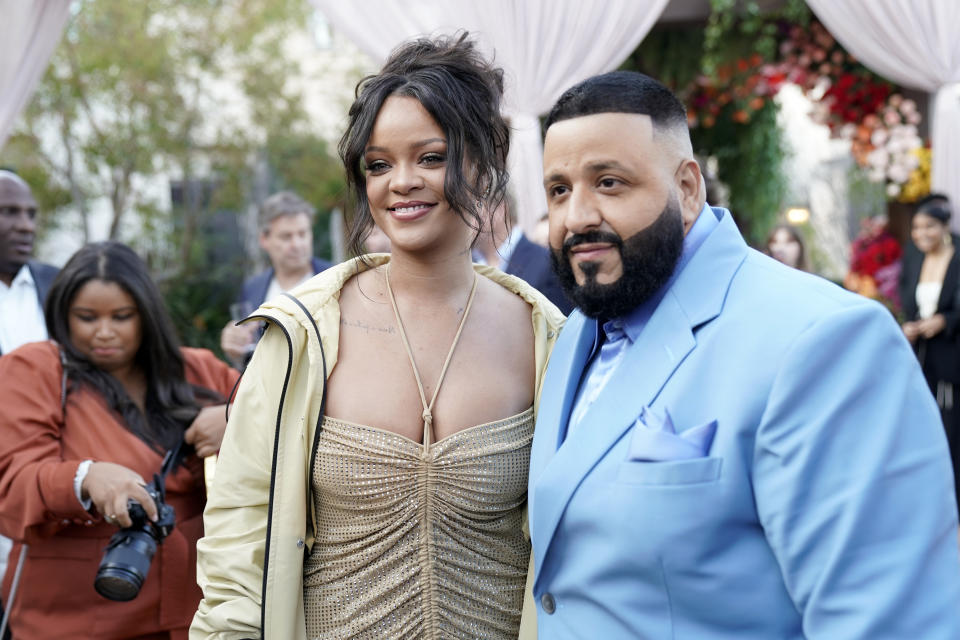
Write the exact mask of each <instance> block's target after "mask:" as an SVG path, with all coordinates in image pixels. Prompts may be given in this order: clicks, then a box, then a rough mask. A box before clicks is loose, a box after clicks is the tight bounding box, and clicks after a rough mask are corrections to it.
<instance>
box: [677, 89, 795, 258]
mask: <svg viewBox="0 0 960 640" xmlns="http://www.w3.org/2000/svg"><path fill="white" fill-rule="evenodd" d="M778 111H779V110H778V108H777V105H776V103H774V102H773V101H767V102H766V103H765V105H764V106H763V108H761V109H760V110H759V111H757V112H755V113H754V115H753V117H752V118H751V120H750V121H749V122H747V123H743V124H741V123H738V122H734V121H733V120H731V119H725V118H722V119H718V121H717V124H716V126H714V127H711V128H709V129H708V128H704V127H698V128H696V129H694V130H692V131H691V137H692V139H693V145H694V149H696V150H698V151H701V152H704V153H709V154H711V155H713V156H715V157H716V158H717V167H718V168H717V178H718V179H719V180H720V181H721V182H723V183H724V184H726V185H727V187H728V188H729V189H730V210H731V211H732V212H733V215H734V217H735V218H736V219H737V223H738V225H739V226H740V230H741V231H742V232H743V234H744V236H745V237H746V238H747V239H748V240H749V241H750V242H751V243H752V244H754V245H755V246H759V245H761V244H763V242H764V240H765V238H766V235H767V233H768V232H769V230H770V229H771V228H772V227H773V225H774V224H775V223H776V220H777V217H778V216H779V215H780V208H781V206H782V202H783V198H784V196H785V195H786V188H787V184H786V176H784V174H783V171H782V166H783V160H784V157H785V154H784V151H783V146H782V141H781V133H780V129H779V127H778V126H777V112H778Z"/></svg>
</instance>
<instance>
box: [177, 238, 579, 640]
mask: <svg viewBox="0 0 960 640" xmlns="http://www.w3.org/2000/svg"><path fill="white" fill-rule="evenodd" d="M369 259H370V265H371V266H376V265H381V264H385V263H386V262H388V261H389V256H387V255H375V256H370V257H369ZM367 268H370V267H369V266H366V265H364V264H363V262H361V261H359V259H354V260H350V261H348V262H345V263H343V264H340V265H338V266H336V267H333V268H331V269H328V270H327V271H324V272H323V273H320V274H318V275H317V276H315V277H313V278H312V279H311V280H309V281H307V282H306V283H304V284H302V285H300V286H299V287H297V288H296V289H295V290H294V291H292V292H291V294H292V295H293V296H294V297H295V298H297V300H299V301H300V302H301V303H302V304H303V305H304V307H305V308H306V309H309V310H310V315H311V316H312V317H313V321H314V322H315V323H316V326H314V324H313V323H312V322H311V321H310V319H309V318H308V317H307V314H306V313H305V312H304V310H303V309H302V308H300V306H299V305H298V304H297V303H296V302H294V301H293V300H291V299H290V298H287V297H284V296H280V297H278V298H276V299H273V300H269V301H267V302H266V303H264V304H263V306H261V307H260V308H259V309H258V310H257V311H256V313H255V314H254V317H260V318H261V319H265V320H267V321H268V328H267V330H266V332H265V333H264V335H263V338H261V340H260V344H259V345H258V346H257V350H256V352H255V353H254V355H253V358H252V359H251V361H250V364H249V366H248V368H247V371H246V374H245V375H244V376H243V379H242V381H241V383H240V387H239V389H238V391H237V395H236V399H235V402H234V404H233V408H232V411H231V414H230V420H229V424H228V426H227V431H226V435H225V437H224V440H223V446H222V448H221V450H220V458H219V461H218V463H217V466H216V473H215V477H214V480H213V485H212V488H211V491H210V494H209V496H208V498H207V506H206V510H205V511H204V528H205V533H206V535H205V536H204V537H203V538H202V539H201V540H200V541H199V543H198V544H197V552H198V569H197V580H198V582H199V584H200V587H201V588H202V589H203V600H202V601H201V602H200V608H199V610H198V611H197V614H196V616H195V617H194V620H193V625H192V626H191V628H190V638H191V640H200V639H201V638H210V639H215V640H239V639H242V638H266V639H269V640H305V638H306V625H305V621H304V609H303V561H304V557H305V554H307V553H308V552H309V550H310V547H311V545H312V543H313V540H314V535H313V531H314V528H315V526H316V514H315V513H314V508H313V499H312V498H311V496H310V469H311V461H312V459H313V451H314V439H315V436H316V433H317V425H318V422H319V420H320V417H321V416H320V401H321V397H322V394H323V388H324V383H325V380H324V379H323V375H322V372H323V369H324V367H323V362H322V360H321V351H320V346H319V343H318V338H319V337H321V336H322V340H323V351H324V355H325V357H326V363H325V364H326V371H327V375H329V374H330V372H331V371H332V370H333V367H334V366H335V365H336V363H337V350H338V346H339V329H340V304H339V297H340V290H341V288H342V287H343V285H344V283H346V281H347V280H348V279H350V277H352V276H353V275H355V274H356V273H358V272H359V271H363V270H365V269H367ZM474 268H475V269H476V271H477V272H478V273H479V274H480V275H482V276H485V277H487V278H489V279H490V280H493V281H494V282H496V283H498V284H500V285H501V286H503V287H504V288H506V289H509V290H510V291H513V292H515V293H516V294H517V295H519V296H520V297H522V298H523V299H524V300H526V301H527V302H528V303H529V304H530V305H531V307H532V320H533V329H534V341H535V357H536V370H537V382H536V390H535V398H536V399H537V404H538V403H539V398H540V389H541V383H542V380H543V373H544V371H545V370H546V365H547V358H548V356H549V354H550V351H551V350H552V348H553V345H554V343H555V342H556V338H557V334H558V333H559V332H560V328H561V326H562V324H563V315H562V314H561V313H560V311H559V310H558V309H557V308H556V307H555V306H553V304H551V303H550V302H549V301H548V300H547V299H546V298H545V297H544V296H543V295H541V294H540V293H539V292H537V291H536V290H535V289H534V288H533V287H531V286H530V285H528V284H527V283H526V282H524V281H522V280H520V279H518V278H515V277H513V276H509V275H506V274H504V273H501V272H500V271H497V270H496V269H493V268H491V267H484V266H480V265H475V266H474ZM531 562H532V559H531ZM531 567H532V564H531ZM527 582H528V592H529V586H530V579H529V576H528V581H527ZM528 605H529V606H528ZM533 611H534V608H533V606H532V601H530V598H529V597H528V598H527V599H526V600H525V605H524V620H523V628H524V629H525V630H532V631H533V633H534V635H535V630H536V621H535V619H534V618H533V615H534V614H533V613H532V612H533ZM524 637H533V636H528V634H527V631H525V633H524Z"/></svg>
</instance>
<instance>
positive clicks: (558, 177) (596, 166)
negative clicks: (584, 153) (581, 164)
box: [543, 160, 630, 185]
mask: <svg viewBox="0 0 960 640" xmlns="http://www.w3.org/2000/svg"><path fill="white" fill-rule="evenodd" d="M610 169H614V170H617V171H630V169H629V168H628V167H627V166H625V165H623V164H621V163H620V162H618V161H616V160H597V161H595V162H590V163H587V165H586V170H587V171H588V172H589V173H600V172H602V171H609V170H610ZM565 179H566V176H565V175H564V174H562V173H551V174H550V175H548V176H546V177H545V178H544V179H543V184H544V185H548V184H550V183H551V182H563V181H564V180H565Z"/></svg>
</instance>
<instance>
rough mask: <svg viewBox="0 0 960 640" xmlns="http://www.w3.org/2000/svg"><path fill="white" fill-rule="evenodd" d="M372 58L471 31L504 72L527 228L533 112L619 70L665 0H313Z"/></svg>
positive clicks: (515, 182)
mask: <svg viewBox="0 0 960 640" xmlns="http://www.w3.org/2000/svg"><path fill="white" fill-rule="evenodd" d="M312 2H313V4H314V5H315V6H316V7H317V8H319V9H320V10H321V11H322V12H323V13H324V15H326V17H327V19H328V20H329V21H330V23H331V24H332V25H333V26H334V27H335V28H336V29H338V30H339V31H341V32H342V33H343V34H344V35H346V36H347V37H348V38H349V39H350V40H351V41H353V42H354V43H356V44H357V46H358V47H359V48H360V49H361V50H362V51H364V52H365V53H366V54H367V55H369V56H370V57H372V58H373V59H374V60H375V61H376V62H377V63H378V64H380V63H382V62H383V61H384V60H385V59H386V57H387V55H388V54H389V53H390V51H391V49H393V48H394V47H395V46H396V45H398V44H399V43H400V42H402V41H404V40H406V39H408V38H411V37H414V36H418V35H437V34H440V33H453V32H454V31H456V30H457V29H466V30H468V31H470V32H471V34H472V35H474V36H475V37H476V39H477V41H478V43H479V45H480V46H481V48H482V49H483V50H484V51H485V52H486V53H487V55H492V56H493V58H494V61H495V63H496V64H497V65H498V66H500V67H502V68H503V69H504V72H505V76H506V78H505V83H506V96H505V111H506V113H505V115H506V116H508V117H509V118H510V124H511V129H512V135H511V141H510V173H511V176H512V178H511V182H512V187H513V190H514V193H515V194H516V196H517V204H518V208H519V211H518V212H517V214H518V220H519V222H520V224H521V226H523V227H524V228H526V229H528V230H529V229H530V227H531V226H532V225H533V224H534V223H535V222H536V220H537V219H538V218H539V217H540V215H541V214H542V213H544V212H545V211H546V207H547V205H546V199H545V197H544V194H543V168H542V162H543V160H542V157H543V146H542V142H541V137H540V123H539V120H538V117H539V116H540V115H542V114H544V113H545V112H547V111H548V110H549V109H550V107H551V106H552V105H553V103H554V102H555V101H556V99H557V98H559V97H560V94H561V93H563V91H564V90H565V89H567V88H568V87H570V86H571V85H573V84H575V83H577V82H579V81H580V80H583V79H585V78H588V77H590V76H592V75H596V74H598V73H603V72H605V71H609V70H611V69H614V68H616V67H617V66H618V65H619V64H620V63H621V62H622V61H623V60H624V59H626V57H627V56H628V55H629V54H630V52H631V51H633V50H634V49H635V48H636V47H637V45H638V44H639V43H640V41H641V40H642V39H643V37H644V36H645V35H646V34H647V32H648V31H649V30H650V28H651V27H652V26H653V25H654V24H655V23H656V21H657V19H658V18H659V17H660V14H661V13H662V12H663V8H664V7H665V6H666V4H667V0H484V1H483V2H477V1H476V0H444V2H436V1H428V0H380V1H378V2H369V3H352V2H342V0H312Z"/></svg>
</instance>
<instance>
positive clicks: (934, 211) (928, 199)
mask: <svg viewBox="0 0 960 640" xmlns="http://www.w3.org/2000/svg"><path fill="white" fill-rule="evenodd" d="M918 213H922V214H925V215H928V216H930V217H931V218H936V219H937V220H939V221H940V222H942V223H943V224H947V223H948V222H949V221H950V215H951V213H952V210H951V206H950V198H948V197H947V196H945V195H944V194H942V193H931V194H930V195H927V196H925V197H923V198H921V199H920V200H919V201H918V202H917V207H916V209H914V212H913V215H916V214H918Z"/></svg>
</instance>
